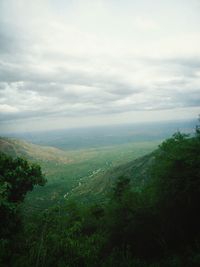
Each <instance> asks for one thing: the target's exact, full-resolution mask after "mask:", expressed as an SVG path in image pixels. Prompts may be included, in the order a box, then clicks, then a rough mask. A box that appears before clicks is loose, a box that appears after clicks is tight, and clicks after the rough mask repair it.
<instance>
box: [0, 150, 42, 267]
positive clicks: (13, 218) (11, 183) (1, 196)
mask: <svg viewBox="0 0 200 267" xmlns="http://www.w3.org/2000/svg"><path fill="white" fill-rule="evenodd" d="M0 174H1V175H0V218H1V221H0V237H1V239H0V264H1V262H2V261H3V260H4V261H8V260H9V259H8V257H10V253H7V251H9V252H11V251H12V246H13V244H12V241H13V236H15V234H16V233H17V232H18V231H19V230H20V226H21V225H20V223H21V220H20V216H19V215H20V214H19V209H18V208H19V204H20V203H21V202H22V201H23V200H24V197H25V194H26V193H27V192H28V191H31V190H33V186H34V185H40V186H41V185H44V184H45V183H46V180H45V178H44V177H43V175H42V173H41V168H40V166H38V165H36V164H29V163H28V162H27V161H26V160H24V159H22V158H16V159H12V158H11V157H8V156H6V155H5V154H0Z"/></svg>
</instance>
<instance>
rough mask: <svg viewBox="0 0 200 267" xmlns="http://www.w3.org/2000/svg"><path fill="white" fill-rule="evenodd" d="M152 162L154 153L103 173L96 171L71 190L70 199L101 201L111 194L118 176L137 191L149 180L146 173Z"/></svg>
mask: <svg viewBox="0 0 200 267" xmlns="http://www.w3.org/2000/svg"><path fill="white" fill-rule="evenodd" d="M153 161H154V153H150V154H148V155H145V156H143V157H139V158H137V159H135V160H133V161H130V162H128V163H126V164H122V165H119V166H117V167H115V168H113V169H111V170H108V171H105V172H103V173H102V172H100V171H99V172H98V170H97V172H96V173H94V174H92V175H90V177H86V178H85V179H83V180H82V181H81V182H80V183H79V186H77V187H76V188H74V189H73V190H72V192H71V197H72V198H80V199H81V200H84V201H89V200H95V199H97V200H101V199H102V200H103V199H105V198H106V195H108V193H109V192H111V190H112V188H113V186H114V184H115V182H116V180H117V179H118V178H119V177H120V176H125V177H127V178H129V179H130V180H131V184H132V185H133V187H134V188H135V190H139V189H140V188H141V186H143V185H144V184H145V181H146V180H148V178H149V172H148V171H149V168H150V166H151V164H152V162H153Z"/></svg>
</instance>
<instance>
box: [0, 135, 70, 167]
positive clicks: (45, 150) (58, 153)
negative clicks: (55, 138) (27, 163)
mask: <svg viewBox="0 0 200 267" xmlns="http://www.w3.org/2000/svg"><path fill="white" fill-rule="evenodd" d="M0 151H1V152H3V153H5V154H8V155H10V156H12V157H17V156H20V157H24V158H26V159H29V160H33V161H43V162H57V163H58V162H60V163H69V162H71V161H72V160H71V159H70V158H69V157H68V155H67V153H66V152H64V151H62V150H60V149H57V148H54V147H49V146H39V145H34V144H31V143H28V142H26V141H24V140H19V139H14V138H5V137H0Z"/></svg>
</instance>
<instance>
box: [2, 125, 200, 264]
mask: <svg viewBox="0 0 200 267" xmlns="http://www.w3.org/2000/svg"><path fill="white" fill-rule="evenodd" d="M199 151H200V127H197V128H196V132H195V134H193V135H191V136H189V135H185V134H181V133H180V132H178V133H176V134H174V135H173V136H172V137H171V138H169V139H167V140H166V141H164V142H163V143H162V144H161V145H160V146H159V148H158V149H157V150H155V151H154V152H153V153H151V154H150V155H148V156H145V157H142V158H140V159H137V160H136V161H135V162H129V163H126V164H124V165H121V166H117V167H116V168H114V169H113V171H109V172H107V173H104V175H103V176H99V174H98V173H97V175H98V177H101V178H103V179H104V180H105V179H106V178H105V177H106V175H111V176H112V175H113V178H112V179H111V180H112V182H113V183H114V186H113V188H112V190H108V191H107V193H106V192H105V190H104V189H103V192H105V194H107V198H106V199H107V201H104V202H102V201H101V202H96V203H94V202H93V203H89V202H82V201H73V200H72V199H70V198H66V199H65V201H64V202H65V203H62V205H55V206H54V207H51V208H48V209H46V210H45V211H44V212H37V213H29V214H28V215H27V216H26V217H24V219H23V227H22V228H21V230H19V231H17V232H16V233H12V241H13V244H14V245H13V246H11V248H9V249H10V250H9V249H8V250H7V253H8V255H11V253H12V257H10V258H9V259H10V262H9V263H10V266H13V267H19V266H20V267H26V266H29V267H31V266H34V267H35V266H36V267H38V266H46V267H49V266H58V267H65V266H66V267H67V266H68V267H76V266H83V267H84V266H85V267H90V266H91V267H112V266H113V267H114V266H119V267H126V266H127V267H131V266H132V267H147V266H148V267H153V266H157V267H173V266H174V267H182V266H190V267H198V266H199V265H200V231H199V225H200V218H199V203H200V155H199ZM2 166H4V165H2ZM123 166H124V173H123V171H122V169H123ZM9 168H10V171H11V172H12V169H13V166H12V165H11V166H10V165H9ZM142 169H143V172H142V171H141V170H142ZM3 170H4V167H3ZM115 174H116V175H120V176H119V178H118V179H116V178H115V179H114V176H115ZM140 175H141V177H142V182H140V183H139V180H138V179H139V176H140ZM96 177H97V176H96ZM107 178H109V177H107ZM99 179H100V178H99ZM15 180H16V179H15ZM88 181H89V180H88ZM113 183H108V184H107V185H109V186H111V185H112V184H113ZM2 188H3V187H2ZM2 192H3V189H2ZM4 256H5V255H4ZM3 260H4V258H2V264H3V263H4V262H3ZM4 266H9V265H8V264H7V262H6V263H5V264H4Z"/></svg>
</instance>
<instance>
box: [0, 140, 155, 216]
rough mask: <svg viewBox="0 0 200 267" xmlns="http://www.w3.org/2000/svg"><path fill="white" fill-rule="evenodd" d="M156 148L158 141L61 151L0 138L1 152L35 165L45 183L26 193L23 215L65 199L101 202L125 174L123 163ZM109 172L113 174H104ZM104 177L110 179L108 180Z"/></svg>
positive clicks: (131, 161)
mask: <svg viewBox="0 0 200 267" xmlns="http://www.w3.org/2000/svg"><path fill="white" fill-rule="evenodd" d="M158 144H159V141H152V142H140V143H139V142H137V143H129V144H123V145H115V146H106V147H98V148H90V149H87V150H86V149H80V150H68V151H65V150H60V149H56V148H52V147H46V146H38V145H33V144H30V143H27V142H24V141H21V140H17V139H10V138H0V150H1V151H2V152H4V153H6V154H8V155H10V156H13V157H16V156H20V157H24V158H26V159H29V161H31V162H35V163H37V164H39V165H40V166H41V168H42V170H43V173H45V176H46V178H47V180H48V183H47V184H46V186H45V187H43V188H40V187H35V189H34V190H33V191H32V192H30V193H28V195H27V197H26V201H25V209H26V211H27V212H33V211H36V212H38V211H39V210H44V209H46V208H48V207H51V206H52V205H54V204H55V203H63V202H65V200H66V199H68V198H75V199H79V200H83V201H86V202H87V201H91V200H92V201H94V200H96V199H97V200H99V199H101V200H102V197H103V198H104V197H105V194H106V193H107V189H108V188H111V186H112V185H113V184H114V182H115V180H116V177H118V176H119V175H121V172H124V169H126V170H125V171H126V172H127V173H128V172H129V171H128V168H127V167H125V166H123V165H124V164H126V163H127V162H130V165H132V163H133V160H134V159H136V158H138V157H141V156H143V155H145V154H148V153H150V152H152V151H153V150H154V149H155V148H156V147H157V146H158ZM117 167H118V169H115V168H117ZM113 168H114V172H115V170H116V172H117V173H113V174H111V173H107V172H108V171H109V172H110V170H112V169H113ZM120 169H121V171H120ZM107 177H113V178H112V179H110V180H109V179H107ZM139 179H140V177H139ZM96 184H98V187H96ZM99 184H100V187H99Z"/></svg>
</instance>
